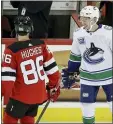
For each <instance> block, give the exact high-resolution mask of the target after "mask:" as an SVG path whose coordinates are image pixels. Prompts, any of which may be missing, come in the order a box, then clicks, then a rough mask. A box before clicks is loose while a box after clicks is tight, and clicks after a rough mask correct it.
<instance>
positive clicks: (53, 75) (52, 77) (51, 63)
mask: <svg viewBox="0 0 113 124" xmlns="http://www.w3.org/2000/svg"><path fill="white" fill-rule="evenodd" d="M44 71H45V73H46V75H47V77H48V79H49V84H50V85H52V86H56V85H57V84H58V83H59V79H60V73H59V69H58V66H57V64H56V61H55V59H54V57H53V54H52V52H51V51H50V50H49V48H48V47H47V45H45V46H44Z"/></svg>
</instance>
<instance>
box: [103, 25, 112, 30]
mask: <svg viewBox="0 0 113 124" xmlns="http://www.w3.org/2000/svg"><path fill="white" fill-rule="evenodd" d="M104 29H106V30H112V27H111V26H108V25H105V26H104Z"/></svg>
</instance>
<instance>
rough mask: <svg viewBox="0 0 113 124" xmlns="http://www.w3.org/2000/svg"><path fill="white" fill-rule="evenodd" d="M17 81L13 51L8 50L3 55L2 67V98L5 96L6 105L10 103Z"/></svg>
mask: <svg viewBox="0 0 113 124" xmlns="http://www.w3.org/2000/svg"><path fill="white" fill-rule="evenodd" d="M15 80H16V62H15V59H14V55H13V53H12V51H10V50H9V49H8V48H6V49H5V51H4V54H3V61H2V67H1V86H2V96H4V104H7V103H8V100H9V97H10V95H11V92H12V88H13V85H14V82H15Z"/></svg>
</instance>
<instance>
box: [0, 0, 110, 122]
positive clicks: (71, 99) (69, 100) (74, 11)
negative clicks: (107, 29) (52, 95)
mask: <svg viewBox="0 0 113 124" xmlns="http://www.w3.org/2000/svg"><path fill="white" fill-rule="evenodd" d="M92 3H93V2H92V1H89V2H86V1H73V2H72V1H71V2H68V1H66V2H65V1H63V2H54V4H53V5H52V8H51V12H50V16H51V17H50V20H51V19H53V18H54V17H56V23H55V24H56V25H54V26H55V29H54V30H52V31H53V32H54V36H52V35H51V33H50V35H49V36H50V37H51V38H49V39H44V40H45V42H46V43H47V45H48V47H49V48H50V50H51V51H53V54H54V57H55V59H56V61H57V64H58V66H59V69H60V70H61V69H62V68H63V67H66V66H67V62H68V58H69V54H70V49H71V44H72V34H73V31H74V30H75V29H76V28H78V27H80V23H79V22H78V13H79V11H80V8H82V7H83V6H85V5H87V4H88V5H90V4H92ZM93 4H94V3H93ZM2 8H3V9H2V15H6V16H7V17H11V19H12V18H13V16H15V15H16V14H17V10H16V9H13V8H12V7H11V6H10V5H9V1H3V2H2ZM60 18H61V19H62V20H61V19H60ZM64 21H67V25H63V22H64ZM59 22H61V23H59ZM2 26H3V25H2ZM51 26H52V25H51ZM51 26H50V27H51ZM62 28H64V31H61V29H62ZM15 40H16V39H14V38H13V39H12V38H2V54H3V51H4V49H5V47H6V46H7V45H9V44H11V43H12V42H14V41H15ZM79 95H80V89H79V82H78V83H77V85H76V87H74V88H73V89H71V90H66V89H61V94H60V96H59V98H58V102H56V103H50V105H49V107H48V109H47V110H46V112H45V114H44V116H43V118H42V119H41V122H42V123H44V122H45V123H77V124H78V123H81V122H82V115H81V110H80V108H81V106H80V103H79ZM105 98H106V97H105V94H104V93H103V90H102V89H101V88H100V90H99V94H98V97H97V101H98V103H97V105H96V122H99V123H107V124H108V123H112V115H111V113H110V111H109V108H108V105H107V104H106V103H105ZM75 101H76V102H75ZM44 106H45V104H43V105H42V106H40V108H39V113H38V115H37V117H36V119H37V118H38V116H39V114H40V112H41V111H42V109H43V107H44ZM2 107H4V105H3V106H2ZM2 110H3V109H2ZM2 112H3V111H2Z"/></svg>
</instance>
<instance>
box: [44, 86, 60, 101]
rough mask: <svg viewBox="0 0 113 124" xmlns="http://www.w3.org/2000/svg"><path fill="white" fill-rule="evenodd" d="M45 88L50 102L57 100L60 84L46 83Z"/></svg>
mask: <svg viewBox="0 0 113 124" xmlns="http://www.w3.org/2000/svg"><path fill="white" fill-rule="evenodd" d="M46 89H47V94H48V99H49V100H51V101H52V102H55V101H57V99H58V96H59V95H60V86H58V87H52V86H49V85H47V86H46Z"/></svg>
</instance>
